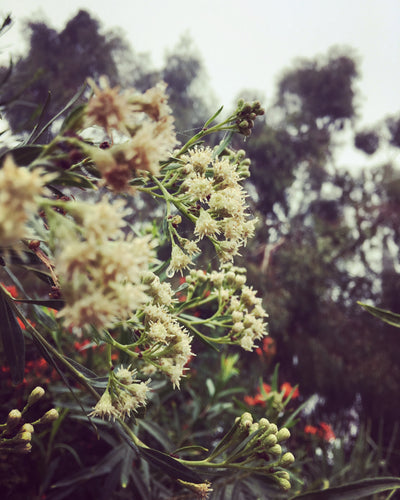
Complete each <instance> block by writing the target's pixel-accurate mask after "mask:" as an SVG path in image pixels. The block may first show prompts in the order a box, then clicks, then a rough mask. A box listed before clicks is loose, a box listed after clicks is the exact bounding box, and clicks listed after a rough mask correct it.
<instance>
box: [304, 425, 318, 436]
mask: <svg viewBox="0 0 400 500" xmlns="http://www.w3.org/2000/svg"><path fill="white" fill-rule="evenodd" d="M304 432H305V433H306V434H317V432H318V428H317V427H315V426H314V425H306V426H305V427H304Z"/></svg>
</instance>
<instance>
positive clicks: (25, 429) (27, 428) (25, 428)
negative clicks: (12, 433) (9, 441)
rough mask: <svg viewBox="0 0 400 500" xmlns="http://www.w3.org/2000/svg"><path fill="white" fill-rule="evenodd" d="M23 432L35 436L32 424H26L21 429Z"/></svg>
mask: <svg viewBox="0 0 400 500" xmlns="http://www.w3.org/2000/svg"><path fill="white" fill-rule="evenodd" d="M21 431H22V432H30V433H31V434H33V433H34V432H35V429H34V428H33V425H32V424H29V423H26V424H24V425H23V426H22V427H21Z"/></svg>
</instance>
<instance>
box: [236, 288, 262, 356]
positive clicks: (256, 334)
mask: <svg viewBox="0 0 400 500" xmlns="http://www.w3.org/2000/svg"><path fill="white" fill-rule="evenodd" d="M227 314H231V315H232V321H233V326H232V330H231V335H232V337H233V338H234V339H238V341H239V343H240V345H241V347H242V348H243V349H245V350H246V351H252V350H253V348H254V347H256V345H255V341H257V340H260V339H262V338H263V337H264V336H265V335H268V332H267V330H266V324H265V321H264V318H265V317H267V316H268V314H267V313H266V312H265V310H264V308H263V307H262V299H261V298H259V297H256V292H255V291H254V290H253V288H252V287H249V286H247V285H243V286H242V287H241V288H240V295H239V296H237V295H232V296H231V298H230V301H229V307H228V309H227Z"/></svg>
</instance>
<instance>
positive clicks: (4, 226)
mask: <svg viewBox="0 0 400 500" xmlns="http://www.w3.org/2000/svg"><path fill="white" fill-rule="evenodd" d="M42 173H43V172H42V171H41V170H40V169H36V170H34V171H30V170H28V169H27V168H25V167H19V166H18V165H16V163H15V162H14V160H13V158H12V156H11V155H8V156H6V158H5V160H4V163H3V166H2V168H0V246H3V247H7V246H12V245H14V244H15V243H16V242H17V241H18V240H20V239H21V238H24V237H25V238H26V237H29V234H28V232H27V228H26V222H27V220H28V218H29V215H30V212H33V211H35V210H36V202H35V197H36V196H38V195H40V194H41V193H42V192H43V185H44V182H45V180H46V178H45V177H43V176H42Z"/></svg>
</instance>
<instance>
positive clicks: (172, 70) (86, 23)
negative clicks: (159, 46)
mask: <svg viewBox="0 0 400 500" xmlns="http://www.w3.org/2000/svg"><path fill="white" fill-rule="evenodd" d="M26 36H27V38H28V41H29V52H28V53H27V54H25V55H24V56H22V57H21V58H20V59H19V60H18V61H17V62H16V64H15V66H14V68H13V72H12V74H11V77H10V78H9V79H8V81H7V82H6V84H5V86H4V88H3V89H2V91H3V92H2V95H3V100H11V99H13V100H12V102H11V103H10V105H9V106H8V107H7V110H6V113H5V115H6V118H7V120H8V122H9V124H10V126H11V129H12V131H13V133H14V134H20V133H22V132H29V131H31V130H32V129H33V127H34V126H35V125H36V124H37V122H38V119H39V116H40V121H41V122H42V123H43V124H45V123H47V122H48V121H49V119H50V118H52V117H53V116H54V115H55V114H57V113H58V112H60V111H61V110H62V109H63V107H64V106H65V105H66V103H67V102H68V101H69V99H71V97H73V96H74V95H75V93H76V92H77V91H78V90H79V88H80V87H81V86H82V85H83V84H84V83H85V80H86V78H88V77H92V78H94V79H95V80H97V79H98V78H99V76H101V75H107V77H108V78H109V80H110V84H111V85H117V84H119V85H124V86H134V87H136V88H138V89H139V90H145V89H147V88H149V87H150V86H152V85H154V83H155V82H158V81H160V79H161V80H165V81H166V83H167V84H168V86H169V93H170V103H171V105H172V107H173V109H174V112H175V115H176V117H177V120H176V128H177V130H178V131H179V130H181V131H183V130H185V129H187V128H192V127H195V126H199V125H200V123H201V121H202V120H204V119H206V117H207V116H208V108H207V105H206V101H205V99H204V97H203V95H204V88H206V85H203V86H202V89H201V88H200V86H199V85H197V87H196V81H197V80H198V79H200V78H201V75H202V74H203V73H204V67H203V63H202V61H201V59H200V57H199V55H198V54H196V53H195V51H194V49H193V47H192V45H191V44H190V43H189V40H188V39H185V40H182V41H181V43H180V44H179V45H178V46H177V47H176V48H175V49H174V50H173V51H171V53H170V54H169V55H167V57H166V61H165V66H164V67H163V68H162V69H161V70H155V69H153V68H152V67H151V64H150V60H149V57H148V56H146V55H144V54H136V53H135V52H134V51H133V49H132V48H131V47H130V45H129V43H128V42H127V41H126V40H125V38H124V37H123V36H121V35H120V34H117V33H116V32H115V31H104V29H103V28H102V26H101V24H100V22H99V21H98V20H96V19H95V18H94V17H92V15H91V14H89V13H88V12H86V11H84V10H80V11H79V12H78V13H77V14H76V15H75V16H74V17H73V18H72V19H71V20H70V21H68V23H67V24H66V26H65V28H64V29H62V30H61V31H59V32H58V31H57V30H55V29H53V28H51V27H50V26H49V25H48V24H46V23H45V22H43V21H40V22H39V21H35V22H28V23H27V31H26ZM7 71H8V67H3V68H0V76H1V75H3V76H4V75H6V73H7ZM203 83H204V77H203ZM21 89H22V90H23V93H21ZM20 94H21V95H20ZM49 96H50V99H49ZM38 102H39V103H42V105H41V106H40V107H38V106H37V103H38ZM193 109H194V113H193V111H192V110H193Z"/></svg>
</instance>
